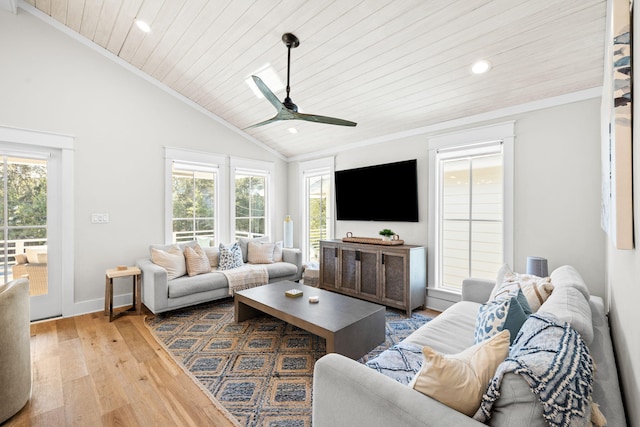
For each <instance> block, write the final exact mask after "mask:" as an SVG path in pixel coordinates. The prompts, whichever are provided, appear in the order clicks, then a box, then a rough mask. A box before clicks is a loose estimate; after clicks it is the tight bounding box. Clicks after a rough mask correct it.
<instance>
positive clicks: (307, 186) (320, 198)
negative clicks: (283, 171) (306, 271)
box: [301, 158, 333, 262]
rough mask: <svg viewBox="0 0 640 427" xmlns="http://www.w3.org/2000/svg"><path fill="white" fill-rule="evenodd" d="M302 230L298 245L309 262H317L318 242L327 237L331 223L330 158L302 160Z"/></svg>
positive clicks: (331, 173) (318, 259)
mask: <svg viewBox="0 0 640 427" xmlns="http://www.w3.org/2000/svg"><path fill="white" fill-rule="evenodd" d="M301 172H302V189H303V195H302V200H303V209H302V212H303V221H302V222H303V226H302V227H303V229H302V242H301V247H302V251H303V258H304V259H305V260H306V261H308V262H319V261H320V241H321V240H326V239H330V238H331V236H332V225H333V220H332V218H333V216H332V212H333V196H332V190H331V188H332V182H333V180H332V178H333V158H327V159H320V160H314V161H309V162H303V163H301Z"/></svg>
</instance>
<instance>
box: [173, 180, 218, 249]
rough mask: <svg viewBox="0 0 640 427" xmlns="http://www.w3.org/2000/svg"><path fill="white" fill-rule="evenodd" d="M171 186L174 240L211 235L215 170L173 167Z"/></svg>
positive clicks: (213, 228) (213, 214) (212, 234)
mask: <svg viewBox="0 0 640 427" xmlns="http://www.w3.org/2000/svg"><path fill="white" fill-rule="evenodd" d="M172 187H173V191H172V194H173V196H172V197H173V205H172V206H173V233H174V235H175V236H176V241H185V240H193V239H194V238H195V237H196V236H208V237H215V236H214V230H215V216H216V215H215V173H214V172H201V171H190V170H180V169H174V170H173V176H172Z"/></svg>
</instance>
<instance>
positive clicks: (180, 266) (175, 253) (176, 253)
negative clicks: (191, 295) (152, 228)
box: [151, 246, 187, 280]
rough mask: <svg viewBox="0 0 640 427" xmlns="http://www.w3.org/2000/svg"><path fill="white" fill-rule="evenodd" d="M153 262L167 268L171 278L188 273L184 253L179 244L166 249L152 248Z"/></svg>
mask: <svg viewBox="0 0 640 427" xmlns="http://www.w3.org/2000/svg"><path fill="white" fill-rule="evenodd" d="M151 262H153V263H154V264H156V265H159V266H160V267H162V268H164V269H165V270H167V277H168V279H169V280H171V279H175V278H176V277H180V276H184V275H185V274H187V264H186V262H185V259H184V254H183V253H182V251H181V250H180V248H178V247H177V246H174V247H172V248H170V249H168V250H166V251H163V250H162V249H156V248H151Z"/></svg>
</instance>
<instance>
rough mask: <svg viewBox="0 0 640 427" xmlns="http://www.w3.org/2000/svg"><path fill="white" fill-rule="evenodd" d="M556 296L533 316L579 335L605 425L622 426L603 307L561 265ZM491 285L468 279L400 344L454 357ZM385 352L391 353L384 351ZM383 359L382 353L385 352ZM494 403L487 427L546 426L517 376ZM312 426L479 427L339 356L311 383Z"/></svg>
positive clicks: (468, 338)
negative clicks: (458, 295) (549, 318)
mask: <svg viewBox="0 0 640 427" xmlns="http://www.w3.org/2000/svg"><path fill="white" fill-rule="evenodd" d="M551 282H552V284H553V285H554V290H553V292H552V294H551V295H550V296H549V298H548V299H547V300H546V302H544V303H543V304H542V306H541V307H540V309H539V310H538V313H544V312H545V311H546V312H547V313H553V314H554V315H555V316H556V317H557V318H558V319H559V320H560V321H562V322H568V323H569V324H570V325H571V328H573V329H575V330H577V331H578V332H579V333H580V336H583V335H584V341H585V342H586V344H587V347H588V349H589V353H590V355H591V357H592V358H593V361H594V364H595V367H596V371H595V375H594V382H593V393H592V400H593V402H595V403H597V404H599V406H600V410H601V412H602V414H603V415H604V416H605V417H606V419H607V421H608V424H607V425H608V426H611V427H618V426H620V427H623V426H626V420H625V413H624V408H623V404H622V398H621V392H620V387H619V384H618V377H617V370H616V364H615V358H614V353H613V346H612V343H611V338H610V336H611V335H610V332H609V326H608V320H607V316H606V314H605V308H604V306H603V301H602V299H601V298H599V297H596V296H590V295H589V293H588V290H587V286H586V285H585V284H584V282H583V280H582V278H581V277H580V275H579V274H578V272H577V271H576V270H575V269H574V268H572V267H570V266H563V267H560V268H558V269H557V270H555V271H554V272H553V273H552V274H551ZM494 283H495V282H494V281H487V280H474V279H467V280H466V281H465V282H464V283H463V292H462V301H461V302H459V303H456V304H454V305H453V306H452V307H450V308H449V309H447V310H445V311H444V312H443V313H442V314H440V315H439V316H437V317H436V318H435V319H433V320H431V321H429V322H428V323H426V324H425V325H424V326H422V327H421V328H419V329H418V330H417V331H415V332H414V333H412V334H411V335H410V336H409V337H407V338H406V339H405V340H404V341H403V342H402V343H401V344H408V345H415V346H420V347H421V346H429V347H431V348H433V349H434V350H436V351H437V352H440V353H443V354H456V353H459V352H461V351H463V350H465V349H467V348H468V347H470V346H472V345H473V344H474V328H475V324H476V316H477V313H478V310H479V307H480V306H481V305H482V303H485V302H486V301H488V299H489V296H490V293H491V291H492V289H493V287H494ZM386 351H389V350H386ZM383 354H384V353H383ZM499 391H500V396H499V398H498V400H497V401H496V402H495V403H494V404H493V409H492V412H491V419H490V420H489V423H490V425H492V426H509V427H513V426H546V425H548V424H547V423H546V421H545V420H544V418H543V415H542V414H543V412H542V405H541V404H540V403H539V402H538V401H537V398H536V396H535V395H534V394H533V393H532V392H531V390H530V389H529V385H528V384H527V382H526V381H525V380H524V379H523V378H522V376H520V375H517V374H515V373H507V374H505V375H504V377H503V379H502V383H501V386H500V390H499ZM313 425H314V427H335V426H355V425H361V426H364V425H366V426H391V425H398V426H421V427H425V426H448V427H450V426H480V425H483V424H482V423H480V422H479V421H476V420H475V419H473V418H471V417H469V416H466V415H464V414H462V413H461V412H458V411H456V410H454V409H451V408H450V407H448V406H446V405H444V404H442V403H440V402H439V401H437V400H435V399H432V398H430V397H428V396H427V395H425V394H422V393H420V392H419V391H416V390H414V389H413V388H411V387H409V386H408V385H404V384H401V383H400V382H398V381H396V380H395V379H392V378H390V377H389V376H386V375H383V374H381V373H379V372H378V371H377V370H375V369H372V368H371V367H369V366H366V365H364V364H361V363H358V362H356V361H354V360H351V359H349V358H346V357H344V356H341V355H339V354H328V355H326V356H324V357H322V358H321V359H319V360H318V361H317V362H316V365H315V371H314V378H313Z"/></svg>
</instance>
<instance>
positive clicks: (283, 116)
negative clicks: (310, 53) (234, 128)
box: [245, 33, 357, 129]
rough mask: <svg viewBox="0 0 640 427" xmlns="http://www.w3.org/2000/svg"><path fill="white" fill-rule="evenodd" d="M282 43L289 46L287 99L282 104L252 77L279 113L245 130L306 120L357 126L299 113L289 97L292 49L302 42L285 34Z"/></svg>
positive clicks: (260, 82) (259, 81)
mask: <svg viewBox="0 0 640 427" xmlns="http://www.w3.org/2000/svg"><path fill="white" fill-rule="evenodd" d="M282 42H283V43H284V44H285V45H286V46H287V97H286V98H285V99H284V102H280V100H279V99H278V97H277V96H275V95H274V94H273V92H271V90H270V89H269V88H268V87H267V85H266V84H264V82H263V81H262V80H261V79H260V77H258V76H251V78H252V79H253V81H254V82H255V84H256V86H258V89H260V92H262V94H263V95H264V97H265V98H266V99H267V101H269V102H270V103H271V104H272V105H273V106H274V107H276V110H278V112H277V113H276V115H275V116H273V117H272V118H270V119H269V120H265V121H263V122H260V123H256V124H255V125H251V126H249V127H246V128H245V129H251V128H255V127H258V126H263V125H266V124H269V123H273V122H277V121H280V120H306V121H308V122H316V123H326V124H329V125H339V126H355V125H357V123H355V122H350V121H348V120H342V119H336V118H334V117H327V116H318V115H316V114H304V113H299V112H298V106H297V105H296V104H294V103H293V101H292V100H291V98H290V97H289V92H290V90H291V88H290V86H289V74H290V68H291V48H296V47H298V46H300V40H298V38H297V37H296V36H295V35H293V34H291V33H285V34H283V35H282Z"/></svg>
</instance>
